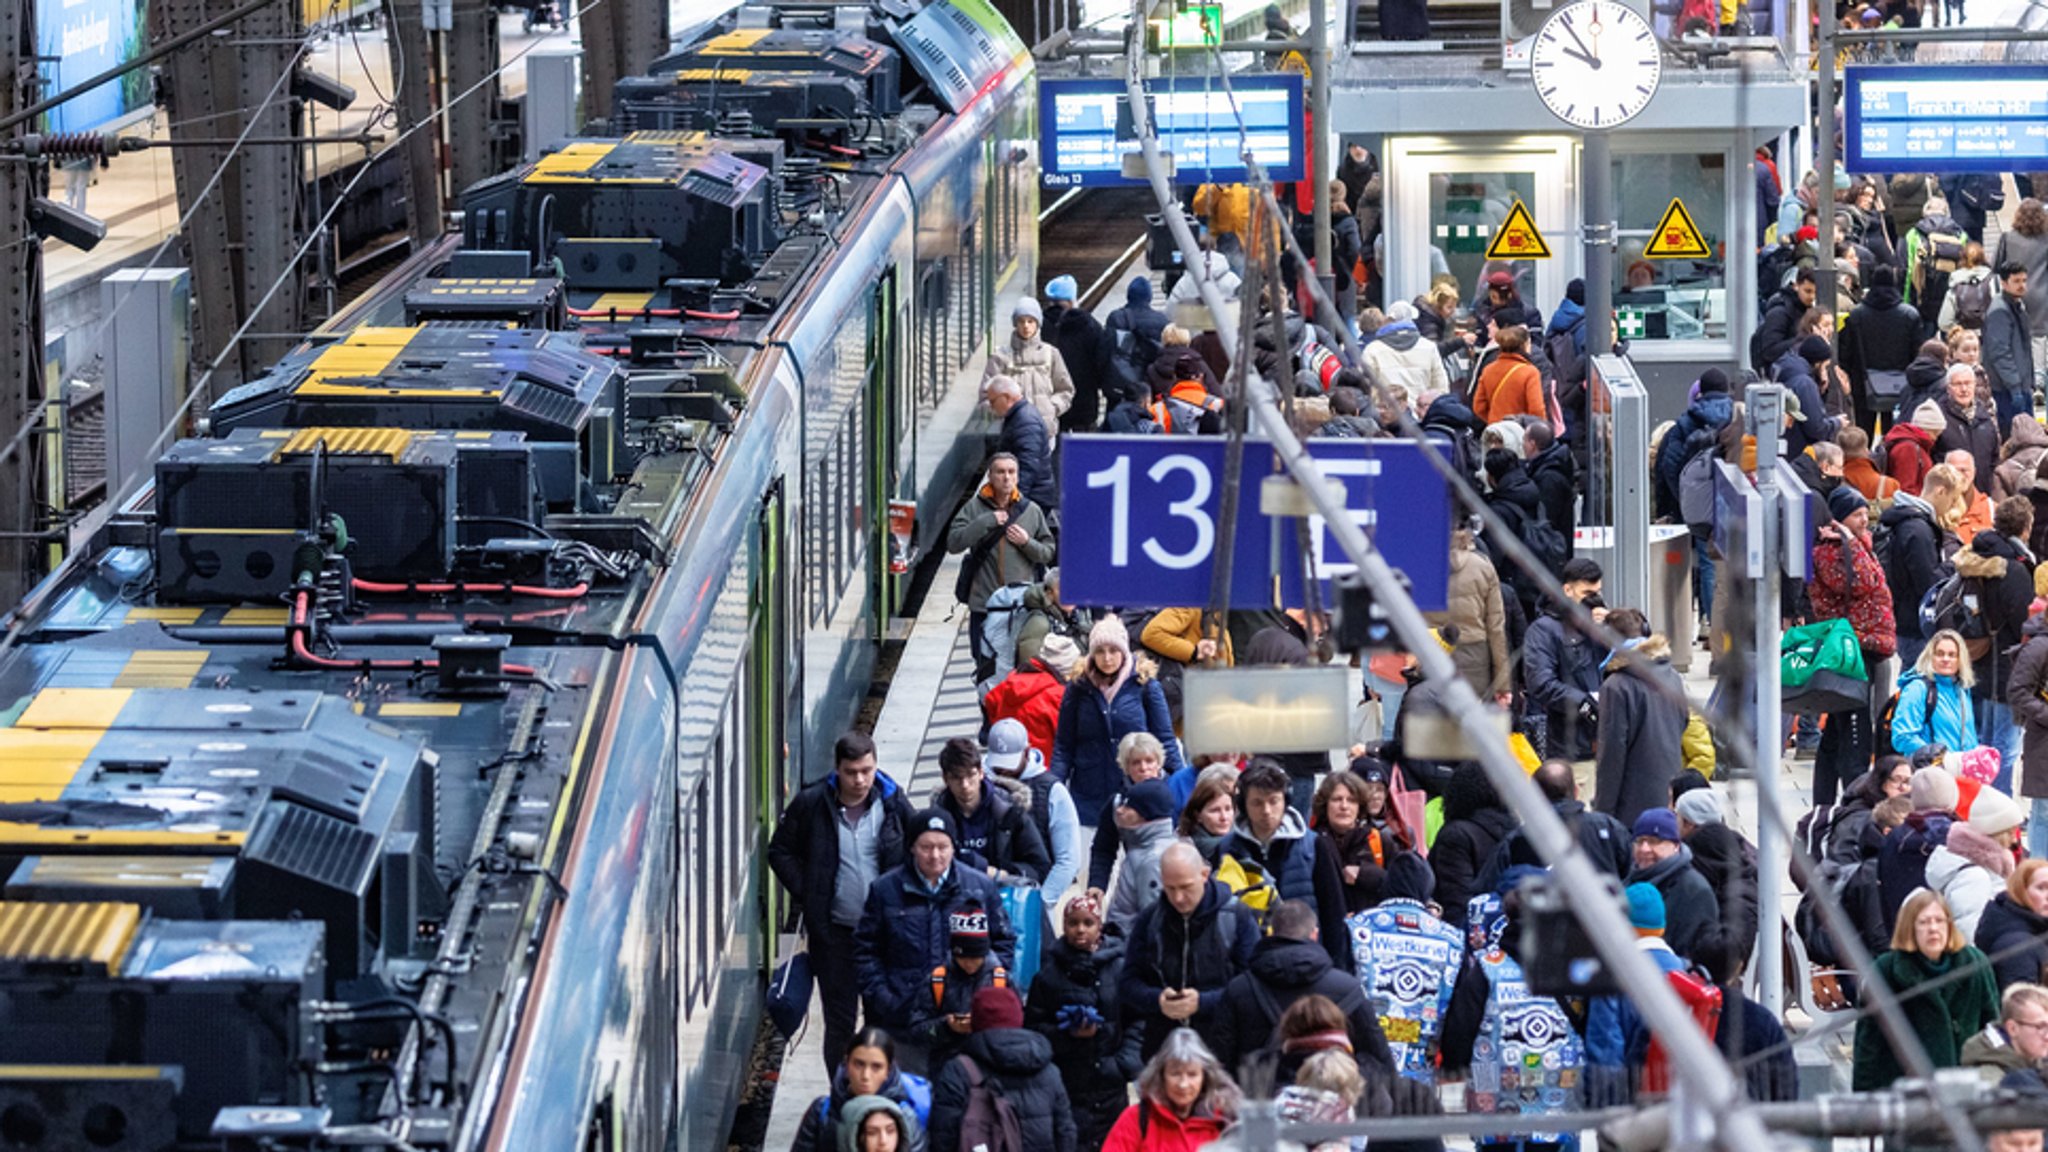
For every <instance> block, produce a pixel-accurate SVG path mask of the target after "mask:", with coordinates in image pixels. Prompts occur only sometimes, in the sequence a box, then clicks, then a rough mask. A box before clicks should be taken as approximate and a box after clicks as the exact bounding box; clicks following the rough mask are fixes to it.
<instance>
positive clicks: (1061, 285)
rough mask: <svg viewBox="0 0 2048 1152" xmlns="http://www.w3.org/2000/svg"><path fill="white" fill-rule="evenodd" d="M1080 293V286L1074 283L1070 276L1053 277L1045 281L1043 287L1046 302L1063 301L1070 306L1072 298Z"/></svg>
mask: <svg viewBox="0 0 2048 1152" xmlns="http://www.w3.org/2000/svg"><path fill="white" fill-rule="evenodd" d="M1080 292H1081V288H1080V285H1078V284H1076V283H1075V282H1074V278H1073V277H1072V276H1055V277H1053V278H1052V279H1051V280H1050V281H1047V283H1046V285H1045V298H1046V299H1047V300H1065V301H1066V302H1067V303H1069V304H1071V303H1073V302H1074V298H1075V297H1076V296H1078V295H1080Z"/></svg>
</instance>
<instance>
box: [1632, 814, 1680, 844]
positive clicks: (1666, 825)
mask: <svg viewBox="0 0 2048 1152" xmlns="http://www.w3.org/2000/svg"><path fill="white" fill-rule="evenodd" d="M1631 831H1633V833H1634V835H1635V838H1636V839H1638V840H1640V839H1642V838H1644V837H1646V836H1647V837H1649V838H1651V839H1654V840H1677V839H1679V836H1678V815H1677V813H1675V812H1673V811H1672V810H1671V809H1669V808H1645V809H1643V811H1642V814H1641V815H1639V816H1637V817H1636V826H1635V828H1633V829H1632V830H1631Z"/></svg>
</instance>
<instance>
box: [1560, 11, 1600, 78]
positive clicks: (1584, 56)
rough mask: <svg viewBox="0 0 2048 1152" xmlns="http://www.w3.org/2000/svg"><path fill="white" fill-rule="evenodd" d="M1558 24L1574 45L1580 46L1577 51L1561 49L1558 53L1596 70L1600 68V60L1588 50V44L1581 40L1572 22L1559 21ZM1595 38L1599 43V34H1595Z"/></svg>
mask: <svg viewBox="0 0 2048 1152" xmlns="http://www.w3.org/2000/svg"><path fill="white" fill-rule="evenodd" d="M1558 24H1559V26H1560V27H1562V28H1563V29H1564V33H1565V35H1567V36H1569V37H1571V38H1572V43H1574V44H1576V45H1578V49H1577V50H1576V51H1574V50H1572V49H1570V48H1560V49H1558V51H1560V52H1563V53H1564V54H1565V55H1567V56H1570V57H1572V58H1573V59H1576V60H1582V61H1584V62H1585V63H1587V64H1589V65H1591V66H1592V67H1594V68H1595V69H1597V68H1599V67H1600V58H1599V57H1598V56H1595V55H1593V54H1592V53H1591V52H1589V51H1587V50H1586V42H1585V41H1584V40H1581V39H1579V33H1578V30H1577V29H1575V28H1573V27H1572V25H1571V21H1569V20H1560V21H1558ZM1593 38H1594V40H1595V41H1596V42H1597V41H1598V40H1599V34H1598V33H1595V34H1594V37H1593Z"/></svg>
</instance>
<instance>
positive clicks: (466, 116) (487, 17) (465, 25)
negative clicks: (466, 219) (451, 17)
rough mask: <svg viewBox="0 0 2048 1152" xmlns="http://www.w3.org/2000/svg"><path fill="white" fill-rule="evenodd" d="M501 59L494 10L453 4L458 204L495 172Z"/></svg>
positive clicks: (453, 169)
mask: <svg viewBox="0 0 2048 1152" xmlns="http://www.w3.org/2000/svg"><path fill="white" fill-rule="evenodd" d="M498 57H499V46H498V9H497V7H496V5H494V4H492V3H491V2H490V0H455V28H454V30H453V31H452V32H450V33H449V34H448V99H449V101H450V104H449V107H448V167H449V175H450V182H449V192H450V194H451V195H452V196H453V197H455V198H457V199H459V198H460V197H461V195H462V190H463V189H465V188H467V187H469V186H470V185H472V184H475V183H476V182H477V181H479V180H483V179H486V178H488V177H490V176H492V175H495V174H496V172H497V163H496V160H495V156H496V149H495V148H494V146H493V145H494V144H495V142H496V140H497V135H498V134H497V123H498V120H499V117H500V115H501V103H500V100H499V91H500V89H499V86H498V78H497V75H496V73H497V71H498ZM472 89H473V91H472ZM465 93H467V95H465Z"/></svg>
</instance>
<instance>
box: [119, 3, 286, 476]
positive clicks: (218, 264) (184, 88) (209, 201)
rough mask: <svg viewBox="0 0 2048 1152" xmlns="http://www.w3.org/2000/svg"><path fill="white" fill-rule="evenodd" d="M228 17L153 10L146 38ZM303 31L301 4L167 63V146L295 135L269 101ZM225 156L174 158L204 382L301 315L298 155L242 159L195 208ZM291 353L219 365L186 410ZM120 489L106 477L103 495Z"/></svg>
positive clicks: (209, 7) (188, 7) (207, 7)
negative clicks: (238, 336) (251, 335)
mask: <svg viewBox="0 0 2048 1152" xmlns="http://www.w3.org/2000/svg"><path fill="white" fill-rule="evenodd" d="M232 7H233V4H232V3H230V2H229V0H156V2H155V3H153V4H151V5H150V6H149V24H150V35H151V37H152V39H157V40H165V39H169V38H170V37H172V36H175V35H177V34H178V33H180V32H183V31H185V30H186V29H189V28H193V27H196V26H198V25H200V24H202V23H204V22H206V21H207V20H209V19H211V18H213V17H216V16H219V15H220V14H221V13H223V12H227V11H229V10H230V9H231V8H232ZM303 32H304V29H303V27H302V26H301V24H300V22H299V9H298V5H296V4H294V3H291V2H290V0H280V2H279V3H277V4H275V5H272V6H271V7H269V8H265V9H263V10H261V11H258V12H256V13H254V14H252V15H250V16H248V17H245V18H244V19H242V20H241V21H240V22H238V23H236V24H235V25H233V26H232V27H231V28H230V29H229V31H228V32H227V33H226V34H225V35H216V36H207V37H203V38H202V39H200V40H199V41H197V42H196V43H194V44H192V45H190V46H189V47H187V48H186V49H185V50H184V51H182V52H179V53H177V54H175V55H173V56H171V57H170V58H169V59H168V60H167V61H165V63H164V75H165V78H166V82H167V84H166V87H167V94H166V97H165V100H164V103H165V105H166V109H167V111H168V112H169V113H170V123H171V128H170V131H171V139H172V140H173V141H177V140H179V139H180V138H191V139H194V140H208V139H211V140H219V139H223V138H227V139H232V138H234V137H237V136H239V135H241V134H242V132H243V131H244V129H247V130H248V133H249V135H251V136H293V135H297V134H298V132H299V120H300V115H299V110H298V105H297V102H296V101H295V100H293V99H291V98H290V97H289V96H287V95H284V94H282V93H280V94H279V95H278V96H277V97H276V98H275V99H269V100H268V102H267V103H266V99H267V98H268V97H269V96H270V93H271V90H272V87H273V85H275V84H276V82H277V78H278V76H279V74H281V73H282V72H283V71H284V70H285V69H287V68H290V67H292V66H293V65H294V61H295V59H296V56H297V52H296V50H295V48H294V45H295V44H296V43H297V42H298V41H299V39H300V37H301V36H302V35H303ZM252 122H253V126H252ZM229 152H230V149H228V148H227V147H223V146H220V145H217V144H202V145H200V146H197V147H190V148H178V149H176V150H175V151H174V152H173V153H172V158H171V167H172V172H173V174H174V176H175V178H176V183H177V190H178V205H179V208H180V211H181V212H184V211H190V212H191V219H190V221H189V223H188V224H187V225H186V228H185V245H186V248H187V251H188V253H189V254H190V257H191V261H190V263H191V268H192V284H193V293H194V296H195V299H194V305H195V307H194V313H195V321H194V329H195V331H194V333H193V337H194V338H193V356H192V359H193V363H194V365H195V366H196V367H197V368H198V369H199V371H200V372H201V373H202V374H203V373H204V371H205V368H206V366H208V365H211V364H213V362H214V361H215V359H216V358H219V357H220V355H221V351H222V350H223V349H225V348H227V347H228V344H229V341H230V340H232V339H233V338H234V334H235V333H236V332H237V331H239V330H242V329H243V328H244V326H245V325H246V327H247V328H248V329H249V330H250V331H254V332H271V333H287V332H296V331H299V330H300V329H301V328H302V327H303V324H302V319H303V316H304V313H305V282H306V275H305V270H304V268H303V267H302V266H300V265H299V264H296V263H294V262H293V256H294V255H295V254H296V252H297V249H298V242H299V239H300V235H301V227H302V221H301V220H300V218H299V217H300V211H301V202H302V200H303V198H304V197H303V190H304V186H305V168H304V153H303V151H302V150H301V149H299V148H296V147H266V148H243V149H241V150H240V151H239V152H235V153H234V156H233V159H232V161H229V162H228V163H227V167H226V171H225V173H224V174H223V176H222V178H221V179H220V181H219V183H218V184H217V185H216V186H215V187H214V190H213V192H212V193H211V194H210V195H208V196H207V197H206V199H205V200H204V201H200V202H198V206H197V208H196V209H195V208H193V205H194V202H195V200H197V198H198V196H199V193H200V191H201V190H202V189H204V188H205V187H206V185H207V181H208V180H209V179H210V178H212V176H213V174H214V172H215V171H216V170H217V169H219V168H220V167H221V165H222V163H223V161H226V160H227V159H228V156H229ZM287 268H289V271H287ZM273 288H274V289H275V290H274V291H273ZM266 297H267V298H268V302H267V303H265V300H266ZM259 304H261V305H262V311H261V313H260V314H258V313H257V307H258V305H259ZM287 347H289V342H288V341H284V340H279V339H269V340H264V339H244V340H243V341H241V342H240V343H239V344H238V345H236V346H235V348H234V350H233V352H232V353H231V354H230V355H228V356H227V357H226V358H225V359H222V360H221V362H220V364H219V366H218V368H217V369H215V371H214V373H213V377H212V379H211V381H210V382H209V383H208V384H207V386H206V388H205V391H206V393H208V395H202V396H200V397H199V398H198V399H197V400H196V401H195V402H194V410H195V411H204V410H205V408H206V405H207V403H208V399H209V396H217V395H219V394H220V393H221V392H223V391H225V390H227V389H229V388H232V387H234V386H235V385H237V384H240V383H241V382H242V381H244V380H246V379H249V378H250V377H251V376H253V375H255V374H257V373H259V372H261V371H262V369H263V367H264V366H265V365H267V364H268V363H269V362H270V361H271V360H273V359H275V358H276V356H277V355H278V354H279V353H281V352H282V351H284V350H285V348H287ZM121 479H123V478H120V477H108V481H109V485H110V490H113V488H114V486H117V485H118V483H119V481H120V480H121Z"/></svg>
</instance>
